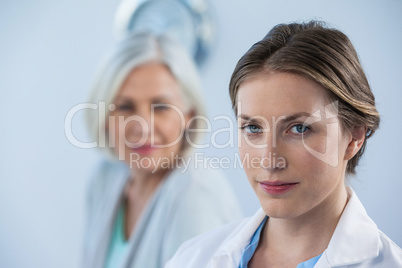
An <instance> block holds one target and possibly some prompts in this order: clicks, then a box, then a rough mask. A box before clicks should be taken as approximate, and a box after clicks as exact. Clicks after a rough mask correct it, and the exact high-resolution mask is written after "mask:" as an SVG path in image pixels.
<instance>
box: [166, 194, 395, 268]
mask: <svg viewBox="0 0 402 268" xmlns="http://www.w3.org/2000/svg"><path fill="white" fill-rule="evenodd" d="M348 194H349V196H350V197H349V202H348V204H347V205H346V207H345V210H344V212H343V214H342V216H341V218H340V220H339V222H338V225H337V227H336V229H335V232H334V234H333V235H332V238H331V241H330V243H329V245H328V248H327V249H326V250H325V251H324V252H323V254H322V256H321V258H320V259H319V260H318V262H317V263H316V265H315V266H314V267H315V268H324V267H325V268H328V267H344V268H346V267H348V268H369V267H370V268H372V267H378V268H380V267H381V268H400V267H402V250H401V249H400V248H399V247H398V246H397V245H396V244H395V243H393V242H392V241H391V239H389V238H388V237H387V236H386V235H385V234H384V233H382V232H381V231H380V230H378V228H377V225H376V224H375V223H374V222H373V221H372V220H371V219H370V217H369V216H368V215H367V213H366V211H365V209H364V207H363V205H362V204H361V202H360V200H359V199H358V197H357V196H356V194H355V193H354V191H353V190H352V189H351V188H350V187H348ZM265 216H266V215H265V213H264V211H263V210H262V209H259V210H258V211H257V213H256V214H255V215H254V216H253V217H251V218H247V219H243V220H239V221H236V222H234V223H231V224H228V225H226V226H223V227H221V228H218V229H215V230H213V231H211V232H208V233H206V234H204V235H201V236H198V237H196V238H194V239H191V240H189V241H187V242H186V243H184V244H183V245H182V246H181V247H180V248H179V250H178V251H177V252H176V254H175V255H174V257H173V258H172V259H171V260H170V261H169V262H168V263H167V265H166V266H165V268H198V267H199V268H201V267H202V268H204V267H208V268H238V267H239V262H240V258H241V255H242V253H243V250H244V249H245V247H246V246H247V245H248V244H249V242H250V239H251V237H252V235H253V234H254V232H255V231H256V229H257V228H258V226H259V225H260V223H261V222H262V220H263V219H264V217H265Z"/></svg>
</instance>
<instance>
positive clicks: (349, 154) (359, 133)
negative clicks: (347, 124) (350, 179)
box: [344, 127, 367, 160]
mask: <svg viewBox="0 0 402 268" xmlns="http://www.w3.org/2000/svg"><path fill="white" fill-rule="evenodd" d="M366 132H367V128H366V127H355V128H354V129H352V131H351V136H352V137H351V140H350V141H349V144H348V147H347V148H346V153H345V159H344V160H350V159H352V158H353V156H355V155H356V154H357V152H358V151H359V150H360V148H362V145H363V143H364V140H365V138H366Z"/></svg>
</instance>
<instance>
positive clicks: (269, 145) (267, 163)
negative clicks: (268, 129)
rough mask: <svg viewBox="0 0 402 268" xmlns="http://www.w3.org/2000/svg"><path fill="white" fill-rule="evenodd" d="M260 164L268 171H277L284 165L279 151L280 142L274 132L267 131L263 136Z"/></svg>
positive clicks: (283, 159)
mask: <svg viewBox="0 0 402 268" xmlns="http://www.w3.org/2000/svg"><path fill="white" fill-rule="evenodd" d="M260 165H261V167H262V168H264V169H266V170H269V171H279V170H281V169H283V168H285V167H286V160H285V158H284V156H283V155H282V151H281V143H280V141H278V140H277V137H276V135H275V133H267V134H266V136H265V144H264V148H262V153H261V159H260Z"/></svg>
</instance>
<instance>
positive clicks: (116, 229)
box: [105, 205, 128, 268]
mask: <svg viewBox="0 0 402 268" xmlns="http://www.w3.org/2000/svg"><path fill="white" fill-rule="evenodd" d="M127 250H128V241H127V240H126V239H125V237H124V205H120V207H119V209H118V211H117V217H116V220H115V223H114V225H113V232H112V238H111V240H110V245H109V252H108V254H107V260H106V265H105V268H113V267H121V265H122V264H121V263H120V262H121V261H122V260H123V259H124V258H123V256H124V254H126V253H127Z"/></svg>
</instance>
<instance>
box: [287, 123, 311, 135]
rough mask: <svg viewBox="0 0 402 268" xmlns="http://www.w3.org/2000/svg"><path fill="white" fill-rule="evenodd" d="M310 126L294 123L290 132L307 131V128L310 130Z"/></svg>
mask: <svg viewBox="0 0 402 268" xmlns="http://www.w3.org/2000/svg"><path fill="white" fill-rule="evenodd" d="M309 129H310V127H308V126H306V125H303V124H297V125H294V126H293V127H292V128H291V129H290V132H292V133H295V134H303V133H305V132H306V131H307V130H309Z"/></svg>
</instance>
